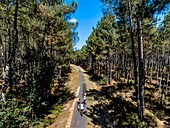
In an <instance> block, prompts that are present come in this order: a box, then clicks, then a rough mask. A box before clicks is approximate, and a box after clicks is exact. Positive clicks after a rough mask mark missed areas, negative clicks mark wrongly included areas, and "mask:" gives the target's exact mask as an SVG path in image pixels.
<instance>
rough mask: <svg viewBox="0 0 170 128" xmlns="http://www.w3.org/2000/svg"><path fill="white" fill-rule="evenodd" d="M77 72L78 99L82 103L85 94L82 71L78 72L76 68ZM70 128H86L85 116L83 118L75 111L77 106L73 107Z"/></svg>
mask: <svg viewBox="0 0 170 128" xmlns="http://www.w3.org/2000/svg"><path fill="white" fill-rule="evenodd" d="M78 70H79V74H80V90H79V97H80V100H81V101H83V94H84V93H85V92H86V83H85V79H84V76H83V73H82V71H81V70H80V68H78ZM85 111H86V108H85ZM72 128H86V115H85V114H83V116H81V115H80V113H79V111H78V110H77V105H75V107H74V115H73V124H72Z"/></svg>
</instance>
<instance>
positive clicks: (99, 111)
mask: <svg viewBox="0 0 170 128" xmlns="http://www.w3.org/2000/svg"><path fill="white" fill-rule="evenodd" d="M120 89H121V88H116V87H115V86H110V87H102V88H101V90H100V91H97V90H89V91H88V92H87V96H88V97H92V98H93V99H94V100H97V101H98V103H97V104H94V105H91V106H90V107H88V108H87V109H88V110H89V112H88V113H87V116H88V117H89V118H91V119H92V122H93V123H94V124H95V125H98V126H100V127H101V128H112V127H115V128H125V127H130V128H133V127H134V128H135V127H138V126H139V125H142V123H141V122H140V120H139V119H138V116H137V114H136V113H137V108H136V106H135V105H134V104H133V103H131V102H130V101H127V100H125V99H124V98H122V96H120V95H115V93H116V92H117V91H118V90H120ZM150 121H153V120H150ZM150 121H148V120H146V121H145V126H149V125H150ZM152 126H155V124H154V123H153V124H152Z"/></svg>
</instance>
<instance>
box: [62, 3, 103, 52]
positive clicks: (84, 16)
mask: <svg viewBox="0 0 170 128" xmlns="http://www.w3.org/2000/svg"><path fill="white" fill-rule="evenodd" d="M65 2H66V3H69V4H70V3H71V2H72V0H65ZM76 2H77V3H78V8H77V10H76V12H75V14H73V15H72V18H75V19H77V20H78V23H79V26H78V28H77V31H78V35H79V38H80V39H79V42H77V44H76V46H75V48H76V49H81V47H82V46H83V45H85V44H86V40H87V39H88V37H89V35H90V34H91V32H92V28H93V27H95V26H96V24H97V22H98V21H99V20H100V19H101V17H102V11H101V3H100V1H99V0H76Z"/></svg>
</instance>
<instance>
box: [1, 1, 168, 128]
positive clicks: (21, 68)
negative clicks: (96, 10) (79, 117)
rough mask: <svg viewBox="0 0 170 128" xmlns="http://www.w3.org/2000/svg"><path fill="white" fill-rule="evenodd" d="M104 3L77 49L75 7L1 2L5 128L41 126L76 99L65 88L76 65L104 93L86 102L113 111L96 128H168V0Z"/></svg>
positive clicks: (27, 2)
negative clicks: (159, 124)
mask: <svg viewBox="0 0 170 128" xmlns="http://www.w3.org/2000/svg"><path fill="white" fill-rule="evenodd" d="M99 1H100V2H101V4H102V9H101V11H102V13H103V17H102V18H101V20H100V21H98V23H97V25H96V27H93V30H92V32H91V34H90V35H89V37H88V39H87V40H86V45H84V46H83V47H82V48H81V49H80V50H74V46H75V44H76V43H77V42H78V40H79V37H78V32H77V27H78V22H75V23H73V22H70V21H69V20H70V18H71V15H72V14H74V13H75V12H76V9H77V7H78V3H77V2H76V1H74V0H73V1H72V3H71V4H67V3H65V2H64V1H63V0H24V1H23V0H0V87H1V91H0V92H1V95H0V127H3V128H10V127H12V128H22V127H24V128H25V127H38V125H39V120H40V119H42V118H44V116H45V115H46V114H47V113H48V112H49V110H50V109H51V108H52V107H53V106H54V105H55V107H56V108H57V109H60V106H62V105H63V104H64V103H66V102H68V101H70V100H72V99H73V98H75V96H74V94H72V93H71V92H70V90H69V89H68V88H67V87H65V86H64V84H65V83H66V81H68V74H69V73H70V72H72V67H71V66H70V65H71V64H75V65H78V66H81V67H82V68H84V69H85V70H86V71H87V74H89V76H90V77H91V78H90V79H91V80H92V81H94V82H95V83H96V84H97V86H100V88H101V90H100V92H96V90H94V92H92V90H91V91H87V97H93V96H95V97H98V98H99V96H101V95H102V96H103V97H105V98H106V99H107V104H106V103H104V102H105V101H102V100H103V99H102V98H101V99H98V100H99V102H98V105H100V104H101V105H102V106H103V107H106V108H107V109H108V110H109V114H106V116H107V119H108V120H109V121H106V122H104V124H98V125H99V126H101V127H106V128H107V127H134V128H136V127H139V128H144V127H157V126H156V124H155V119H160V120H161V119H164V117H167V120H166V121H167V123H166V125H168V126H169V125H170V115H169V114H170V86H169V83H170V1H169V0H99ZM115 83H116V85H115ZM56 84H57V86H56ZM87 86H88V85H87ZM60 87H61V88H62V89H61V88H60ZM95 92H96V93H95ZM129 95H130V96H129ZM119 105H120V109H121V110H119V109H118V108H116V106H119ZM94 109H95V107H94ZM146 110H148V111H151V112H152V113H153V115H154V117H153V118H151V117H150V115H148V114H147V113H146ZM101 111H102V112H105V111H104V109H103V110H101ZM90 114H92V115H90ZM95 114H96V113H93V112H91V113H89V114H87V116H89V117H93V118H95V117H94V115H95ZM103 118H105V117H103ZM100 123H101V122H100Z"/></svg>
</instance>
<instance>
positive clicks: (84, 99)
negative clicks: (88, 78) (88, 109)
mask: <svg viewBox="0 0 170 128" xmlns="http://www.w3.org/2000/svg"><path fill="white" fill-rule="evenodd" d="M83 102H84V104H86V93H84V96H83Z"/></svg>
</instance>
